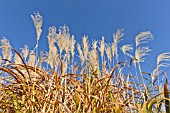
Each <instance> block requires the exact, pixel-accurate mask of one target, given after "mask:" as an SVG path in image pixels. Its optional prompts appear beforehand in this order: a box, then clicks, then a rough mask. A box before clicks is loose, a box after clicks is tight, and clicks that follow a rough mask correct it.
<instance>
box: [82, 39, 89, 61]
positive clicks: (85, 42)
mask: <svg viewBox="0 0 170 113" xmlns="http://www.w3.org/2000/svg"><path fill="white" fill-rule="evenodd" d="M82 45H83V53H84V58H85V60H86V59H87V55H88V52H89V42H88V37H87V36H83V38H82Z"/></svg>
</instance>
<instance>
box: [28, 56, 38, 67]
mask: <svg viewBox="0 0 170 113" xmlns="http://www.w3.org/2000/svg"><path fill="white" fill-rule="evenodd" d="M35 59H36V55H35V54H34V53H33V54H30V55H29V60H28V65H29V66H33V67H34V65H35Z"/></svg>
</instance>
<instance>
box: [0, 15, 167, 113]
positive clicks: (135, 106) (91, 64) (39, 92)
mask: <svg viewBox="0 0 170 113" xmlns="http://www.w3.org/2000/svg"><path fill="white" fill-rule="evenodd" d="M31 17H32V20H33V23H34V25H35V28H36V34H37V38H36V39H37V43H36V45H35V48H34V49H32V50H30V49H29V47H28V46H27V45H25V46H24V48H22V49H21V50H22V51H21V52H19V51H17V50H15V49H14V48H12V46H11V45H10V42H9V41H8V40H7V39H6V38H3V39H1V46H0V47H1V50H2V56H1V58H0V72H1V76H0V112H4V113H6V112H9V113H13V112H16V113H19V112H22V113H62V112H66V113H128V112H130V113H131V112H132V113H147V112H148V113H151V112H155V113H158V112H167V113H169V112H170V107H169V101H170V99H169V91H168V79H167V75H166V73H165V72H163V71H162V69H163V68H167V67H168V66H169V63H168V61H170V52H167V53H162V54H160V55H159V56H158V58H157V63H156V66H155V67H154V68H153V72H150V73H149V72H144V71H143V70H144V69H142V65H144V64H142V63H143V62H145V58H144V57H145V56H146V55H148V52H150V51H151V50H150V49H149V47H148V46H146V43H148V41H149V40H152V39H153V35H152V34H151V33H150V32H149V31H145V32H141V33H139V34H138V35H137V36H136V38H135V40H136V46H135V48H133V46H132V45H131V44H126V45H123V46H122V47H121V49H119V43H120V41H122V40H123V35H124V33H123V30H122V29H119V30H117V31H116V33H115V34H113V43H110V44H107V43H106V42H105V40H104V37H102V40H101V41H96V40H94V41H93V42H92V43H90V42H89V41H88V37H87V36H83V37H82V43H76V40H75V38H74V35H70V33H69V28H68V27H67V26H66V25H64V26H62V27H60V28H59V30H58V31H57V30H56V27H54V26H52V27H49V34H48V36H47V38H48V44H49V51H47V52H42V51H40V53H39V51H38V41H39V39H40V37H41V32H42V29H41V26H42V24H43V18H42V16H41V15H40V14H39V13H35V14H34V15H32V16H31ZM75 47H77V49H76V48H75ZM133 51H134V53H133ZM121 52H122V54H124V60H123V61H119V59H120V54H121ZM150 68H152V67H150Z"/></svg>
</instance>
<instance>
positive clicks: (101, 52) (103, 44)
mask: <svg viewBox="0 0 170 113" xmlns="http://www.w3.org/2000/svg"><path fill="white" fill-rule="evenodd" d="M99 44H100V47H99V48H98V49H99V51H100V55H101V57H102V58H103V57H104V50H105V42H104V37H103V36H102V40H101V41H100V42H99Z"/></svg>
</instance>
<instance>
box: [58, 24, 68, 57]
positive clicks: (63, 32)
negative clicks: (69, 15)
mask: <svg viewBox="0 0 170 113" xmlns="http://www.w3.org/2000/svg"><path fill="white" fill-rule="evenodd" d="M67 37H70V33H69V28H68V26H66V25H64V26H61V27H60V28H59V34H58V35H57V44H58V47H59V49H60V54H61V53H62V51H63V50H64V49H65V46H67V45H66V38H67Z"/></svg>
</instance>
